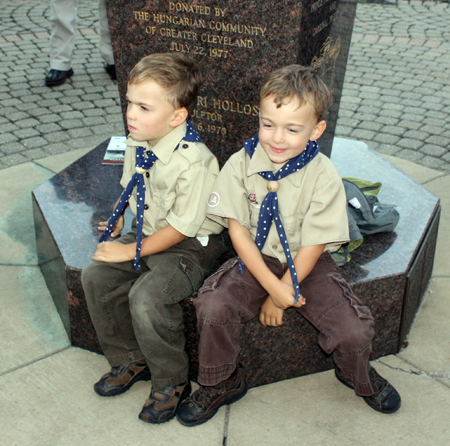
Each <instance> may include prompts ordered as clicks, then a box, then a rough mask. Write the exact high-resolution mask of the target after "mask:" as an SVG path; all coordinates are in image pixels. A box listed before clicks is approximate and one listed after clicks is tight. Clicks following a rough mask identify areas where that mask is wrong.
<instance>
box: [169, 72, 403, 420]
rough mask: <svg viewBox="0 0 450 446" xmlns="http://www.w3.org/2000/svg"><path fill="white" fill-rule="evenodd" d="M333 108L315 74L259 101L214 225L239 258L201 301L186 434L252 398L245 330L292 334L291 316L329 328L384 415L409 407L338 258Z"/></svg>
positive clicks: (222, 182) (278, 80)
mask: <svg viewBox="0 0 450 446" xmlns="http://www.w3.org/2000/svg"><path fill="white" fill-rule="evenodd" d="M329 102H330V92H329V90H328V88H327V87H326V85H325V84H324V83H323V81H322V80H321V79H320V77H319V76H318V75H317V74H316V73H314V71H313V70H312V69H310V68H305V67H302V66H299V65H291V66H288V67H284V68H281V69H278V70H276V71H274V72H273V73H271V74H270V75H269V76H268V77H267V78H266V79H265V81H264V83H263V86H262V89H261V93H260V127H259V134H258V135H257V136H255V137H254V138H251V139H249V140H248V141H246V142H245V143H244V148H243V149H242V150H240V151H239V152H238V153H236V154H234V155H233V156H231V157H230V159H229V160H228V162H227V163H226V165H225V166H224V168H223V169H222V171H221V173H220V174H219V176H218V178H217V180H216V183H215V185H214V188H213V192H212V193H211V195H210V198H209V200H208V206H209V211H208V216H209V217H210V218H212V219H214V220H215V221H217V222H219V223H221V224H222V225H224V226H228V228H229V234H230V237H231V240H232V242H233V246H234V248H235V250H236V252H237V254H238V256H239V258H235V259H231V260H230V261H228V262H227V263H225V264H224V265H223V266H222V267H221V268H220V270H219V271H218V272H217V273H215V274H213V275H212V276H211V277H210V278H208V279H207V280H206V282H205V283H204V285H203V286H202V288H201V289H200V290H199V293H198V297H197V299H196V300H195V306H196V310H197V318H198V330H199V333H200V345H199V375H198V382H199V384H200V388H199V389H198V390H197V391H196V392H194V393H193V394H192V395H191V396H190V397H189V398H188V399H186V400H185V401H184V402H183V403H182V404H181V405H180V408H179V409H178V412H177V418H178V420H179V421H180V422H181V423H182V424H184V425H186V426H195V425H198V424H201V423H204V422H205V421H207V420H209V419H210V418H212V417H213V416H214V415H215V413H216V412H217V411H218V409H219V408H220V407H221V406H223V405H225V404H231V403H233V402H235V401H237V400H238V399H240V398H242V397H243V396H244V395H245V393H246V392H247V385H246V383H245V381H244V379H243V377H242V375H241V372H240V371H239V367H238V366H237V364H236V361H237V358H238V354H239V333H240V324H241V323H242V322H247V321H249V320H250V319H252V318H253V317H255V316H256V315H257V314H258V313H259V320H260V321H261V323H262V324H263V325H264V326H279V325H282V324H283V312H284V310H286V309H287V308H289V307H294V308H295V309H296V311H298V312H299V313H300V314H301V315H302V316H304V317H305V318H306V319H307V320H309V321H310V322H311V323H312V324H313V325H314V326H315V327H316V328H317V329H318V330H319V332H320V334H319V344H320V346H321V347H322V348H323V349H324V350H325V351H326V352H327V353H330V354H331V353H332V354H333V359H334V361H335V364H336V369H335V371H336V377H337V378H338V379H339V380H340V381H341V382H342V383H343V384H345V385H347V386H348V387H351V388H353V389H355V392H356V394H357V395H359V396H362V397H363V398H364V400H365V401H366V402H367V404H369V405H370V406H371V407H372V408H373V409H375V410H378V411H380V412H383V413H392V412H395V411H396V410H397V409H398V408H399V407H400V403H401V400H400V396H399V394H398V393H397V391H396V390H395V389H394V388H393V387H392V386H391V385H390V384H389V383H388V382H387V381H386V380H385V379H384V378H382V377H381V376H379V375H378V374H377V372H376V371H375V369H373V368H372V367H371V366H370V364H369V356H370V353H371V351H372V338H373V336H374V330H373V328H372V325H373V318H372V315H371V313H370V311H369V309H368V308H367V307H365V306H363V304H362V303H361V301H360V300H359V299H358V298H357V297H356V296H355V295H354V294H353V293H352V291H351V289H350V287H349V285H348V284H347V283H346V282H345V280H344V279H343V278H342V276H341V274H340V273H339V271H338V269H337V267H336V264H335V263H334V261H333V259H332V258H331V255H330V252H333V251H336V250H337V249H339V247H340V245H341V244H342V243H345V242H346V241H348V238H349V235H348V220H347V213H346V196H345V191H344V187H343V184H342V180H341V178H340V176H339V174H338V172H337V171H336V169H335V167H334V166H333V164H332V163H331V161H330V160H329V159H328V158H327V157H326V156H324V155H322V154H321V153H319V147H318V145H317V143H316V140H317V139H318V138H319V137H320V136H321V135H322V133H323V132H324V130H325V128H326V122H325V121H324V119H323V117H324V115H325V112H326V109H327V106H328V104H329Z"/></svg>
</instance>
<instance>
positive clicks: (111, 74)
mask: <svg viewBox="0 0 450 446" xmlns="http://www.w3.org/2000/svg"><path fill="white" fill-rule="evenodd" d="M105 71H106V72H107V73H108V74H109V77H110V78H111V80H113V81H115V80H116V79H117V75H116V66H115V65H109V64H107V63H105Z"/></svg>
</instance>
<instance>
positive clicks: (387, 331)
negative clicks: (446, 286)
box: [33, 138, 440, 387]
mask: <svg viewBox="0 0 450 446" xmlns="http://www.w3.org/2000/svg"><path fill="white" fill-rule="evenodd" d="M107 142H108V141H105V143H103V144H101V145H99V146H98V147H97V148H95V149H94V150H92V151H91V152H90V153H88V154H86V155H85V156H84V157H83V158H81V159H79V160H78V161H76V162H75V163H74V164H72V165H71V166H69V167H68V168H67V169H65V170H64V171H62V172H61V173H59V174H58V175H56V176H55V177H53V178H52V179H50V180H49V181H47V182H46V183H44V184H43V185H41V186H40V187H38V188H37V189H36V190H34V191H33V206H34V218H35V227H36V239H37V249H38V257H39V264H40V268H41V271H42V273H43V276H44V278H45V280H46V283H47V286H48V288H49V290H50V293H51V295H52V297H53V299H54V302H55V305H56V307H57V309H58V312H59V314H60V316H61V319H62V321H63V323H64V326H65V328H66V330H67V333H68V335H69V337H70V340H71V343H72V345H74V346H77V347H81V348H84V349H88V350H91V351H94V352H98V353H101V349H100V346H99V344H98V341H97V336H96V333H95V330H94V328H93V325H92V322H91V320H90V317H89V313H88V311H87V308H86V303H85V300H84V294H83V289H82V286H81V281H80V276H81V270H82V268H83V267H84V266H85V265H86V264H87V263H88V262H89V261H90V258H91V256H92V253H93V251H94V249H95V245H96V242H97V239H98V231H97V222H98V221H100V220H101V219H104V218H105V216H108V215H109V213H110V210H111V207H112V205H113V203H114V202H115V200H116V199H117V196H118V195H119V194H120V192H121V187H120V185H119V178H120V173H121V167H120V166H102V164H101V161H102V158H103V154H104V151H105V150H106V146H107ZM331 159H332V160H333V162H334V163H335V165H336V167H337V168H338V170H339V172H340V174H341V175H342V176H353V177H359V178H366V179H370V180H372V181H380V182H381V183H383V186H382V189H381V192H380V195H379V197H380V201H384V202H387V203H395V204H397V205H398V207H397V209H398V210H399V212H400V216H401V217H400V222H399V225H398V226H397V228H396V231H395V232H393V233H389V234H378V235H373V236H370V237H368V238H366V239H365V241H364V243H363V245H362V246H361V247H360V248H359V249H358V250H357V251H356V252H354V254H353V259H352V261H351V262H350V263H349V264H347V265H346V266H344V267H342V273H343V275H344V277H345V278H346V279H347V280H348V282H349V283H350V284H351V285H352V286H353V289H354V291H355V293H356V294H357V295H358V296H359V297H360V298H361V299H362V300H363V302H364V303H365V304H366V305H367V306H368V307H369V308H370V309H371V311H372V313H373V315H374V318H375V330H376V333H377V335H376V338H375V340H374V345H373V347H374V351H373V355H372V358H373V359H375V358H377V357H380V356H384V355H390V354H395V353H397V352H398V351H399V350H400V349H401V348H402V346H403V345H404V343H405V341H406V338H407V334H408V332H409V329H410V327H411V325H412V322H413V320H414V316H415V314H416V312H417V309H418V308H419V305H420V302H421V299H422V297H423V294H424V292H425V289H426V287H427V285H428V282H429V279H430V277H431V272H432V268H433V259H434V252H435V245H436V237H437V229H438V224H439V215H440V205H439V199H438V198H437V197H436V196H434V195H433V194H431V193H430V192H428V191H427V190H426V189H425V188H423V187H422V186H421V185H420V184H418V183H416V182H415V181H414V180H412V179H411V178H409V177H408V176H406V175H405V174H404V173H403V172H401V171H400V170H398V169H397V168H396V167H395V166H393V165H392V164H391V163H389V162H388V161H386V160H385V159H384V158H383V157H382V156H380V155H378V154H377V153H376V152H374V151H373V150H372V149H370V148H369V147H367V146H366V145H365V144H363V143H359V142H356V141H348V140H343V139H339V138H335V141H334V145H333V151H332V156H331ZM129 220H130V219H128V221H129ZM73 228H77V230H76V231H73ZM222 260H223V259H222ZM192 300H193V298H191V299H187V300H186V301H185V302H183V310H184V314H185V325H186V329H185V332H186V350H187V352H188V355H189V358H190V361H191V378H192V379H193V380H195V377H196V370H197V365H198V357H197V354H198V334H197V331H196V317H195V310H194V306H193V303H192ZM284 321H285V323H284V325H283V326H281V327H277V328H272V327H267V328H266V327H263V326H262V325H261V324H260V323H259V321H258V318H255V319H253V320H252V321H250V322H248V323H246V324H243V327H242V333H241V337H240V344H241V354H240V358H239V360H240V362H241V363H242V364H243V365H244V367H245V373H246V376H247V379H248V382H249V385H250V387H255V386H259V385H262V384H268V383H271V382H275V381H280V380H283V379H287V378H293V377H297V376H301V375H305V374H309V373H315V372H319V371H323V370H327V369H329V368H331V367H333V364H332V360H331V358H330V357H329V356H328V355H326V354H325V353H324V352H323V351H322V350H321V349H320V347H319V346H318V343H317V331H316V330H315V328H314V327H312V326H311V325H310V324H309V323H308V322H307V321H306V320H304V319H303V318H302V317H301V316H299V315H298V314H297V313H296V312H295V311H294V310H288V311H286V312H285V318H284Z"/></svg>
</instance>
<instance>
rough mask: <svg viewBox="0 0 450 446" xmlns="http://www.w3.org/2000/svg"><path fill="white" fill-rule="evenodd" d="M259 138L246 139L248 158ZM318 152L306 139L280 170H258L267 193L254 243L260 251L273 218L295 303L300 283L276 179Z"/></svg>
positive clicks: (312, 143) (242, 265) (245, 145)
mask: <svg viewBox="0 0 450 446" xmlns="http://www.w3.org/2000/svg"><path fill="white" fill-rule="evenodd" d="M258 142H259V138H258V136H255V137H253V138H250V139H248V140H247V141H245V143H244V148H245V151H246V152H247V153H248V155H249V156H250V158H251V157H252V156H253V154H254V153H255V150H256V146H257V145H258ZM318 153H319V145H318V144H317V142H316V141H308V144H307V146H306V149H305V150H304V151H303V152H302V153H300V155H298V156H296V157H295V158H292V159H290V160H289V161H288V162H287V163H286V164H285V165H284V166H283V167H282V168H281V169H280V170H278V171H277V172H276V173H273V172H271V171H266V172H258V174H259V175H261V176H262V177H263V178H264V179H265V180H267V181H268V183H267V190H268V193H267V195H266V196H265V198H264V200H263V202H262V204H261V209H260V210H259V217H258V226H257V230H256V238H255V243H256V246H258V248H259V250H260V251H261V250H262V249H263V247H264V244H265V242H266V239H267V236H268V235H269V230H270V227H271V226H272V222H273V221H274V220H275V227H276V229H277V232H278V237H279V238H280V242H281V244H282V246H283V250H284V254H285V255H286V259H287V264H288V266H289V270H290V272H291V278H292V283H293V285H294V290H295V303H297V301H298V299H299V297H300V285H299V283H298V277H297V272H296V271H295V265H294V260H293V259H292V255H291V252H290V249H289V243H288V240H287V237H286V232H285V230H284V227H283V224H282V222H281V219H280V216H279V213H278V196H277V190H278V188H279V183H278V181H279V180H281V179H282V178H285V177H287V176H288V175H290V174H291V173H294V172H298V171H299V170H300V169H301V168H302V167H304V166H306V164H308V163H309V162H310V161H311V160H312V159H313V158H314V157H315V156H316V155H317V154H318ZM239 269H240V271H241V272H243V270H244V263H243V262H242V260H241V259H239Z"/></svg>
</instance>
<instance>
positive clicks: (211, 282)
mask: <svg viewBox="0 0 450 446" xmlns="http://www.w3.org/2000/svg"><path fill="white" fill-rule="evenodd" d="M237 263H238V258H237V257H234V258H233V259H230V260H228V261H227V262H225V263H224V264H223V265H222V266H221V267H220V268H219V269H218V270H217V271H216V272H215V273H214V274H212V275H211V276H209V277H208V278H207V279H206V280H205V282H204V283H203V286H202V287H201V288H200V290H199V292H206V291H212V290H215V289H216V288H218V286H219V284H220V282H221V279H222V278H223V276H224V275H225V274H227V273H228V271H230V270H231V269H232V268H234V267H235V266H236V265H237Z"/></svg>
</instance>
